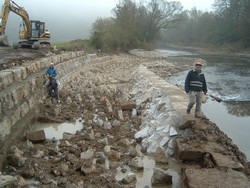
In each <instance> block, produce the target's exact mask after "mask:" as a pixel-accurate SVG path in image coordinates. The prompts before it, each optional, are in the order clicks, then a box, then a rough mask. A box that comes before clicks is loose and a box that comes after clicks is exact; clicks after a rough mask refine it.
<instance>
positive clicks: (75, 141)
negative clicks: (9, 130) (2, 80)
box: [0, 49, 249, 188]
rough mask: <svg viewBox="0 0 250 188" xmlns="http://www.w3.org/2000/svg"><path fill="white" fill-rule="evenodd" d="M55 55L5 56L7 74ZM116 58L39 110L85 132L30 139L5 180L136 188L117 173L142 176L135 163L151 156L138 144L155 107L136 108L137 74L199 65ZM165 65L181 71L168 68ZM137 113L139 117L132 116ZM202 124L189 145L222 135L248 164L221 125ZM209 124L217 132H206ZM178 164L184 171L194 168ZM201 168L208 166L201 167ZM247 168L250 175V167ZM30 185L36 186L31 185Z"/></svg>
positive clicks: (12, 158)
mask: <svg viewBox="0 0 250 188" xmlns="http://www.w3.org/2000/svg"><path fill="white" fill-rule="evenodd" d="M51 53H52V52H50V51H44V50H43V51H34V50H28V49H27V50H24V51H22V49H20V50H17V51H13V50H10V49H8V50H7V51H0V58H1V70H3V69H6V68H9V67H11V66H15V64H19V63H22V62H24V61H27V60H31V59H34V58H40V57H43V56H47V55H49V54H51ZM116 58H117V62H118V63H116V64H111V65H108V66H107V67H101V66H100V67H94V68H93V69H89V70H87V71H86V70H85V71H83V72H82V73H81V77H79V78H77V79H75V80H72V82H71V83H70V84H69V85H67V86H66V87H65V88H64V89H63V90H61V91H60V101H61V103H56V101H54V100H53V99H51V98H47V99H46V100H44V103H43V104H41V105H40V106H39V107H38V109H39V113H38V116H37V119H36V120H37V121H38V122H42V123H44V122H47V123H51V122H52V123H53V122H75V121H76V119H78V118H80V119H78V120H77V121H84V123H83V129H82V130H80V131H78V132H77V133H76V134H75V135H70V134H64V139H62V140H59V141H58V140H55V139H52V140H48V139H47V140H45V141H43V140H42V142H41V143H32V142H31V141H29V140H27V137H26V136H24V137H23V139H22V140H21V141H19V142H17V143H16V147H12V148H11V150H10V153H9V157H8V161H6V167H5V169H4V170H3V172H2V174H4V175H11V176H13V177H14V176H18V183H17V182H15V184H18V186H19V187H44V188H45V187H46V188H48V187H135V185H136V181H135V177H134V176H133V175H131V176H129V177H127V178H125V179H122V180H117V179H116V178H115V177H116V174H117V167H121V169H122V172H123V173H125V172H126V171H127V169H128V168H127V167H130V168H131V169H132V171H133V172H134V171H138V170H140V168H139V167H138V164H137V165H135V164H134V163H135V162H134V160H135V158H136V157H141V156H142V155H146V153H145V151H143V150H138V147H137V146H138V144H140V141H141V140H135V139H134V134H135V133H136V132H137V131H139V130H140V125H141V118H142V117H141V115H142V111H143V110H144V108H145V106H146V104H147V102H149V101H145V102H144V103H142V104H141V105H140V106H136V104H135V101H133V100H132V99H133V96H132V95H131V93H130V90H131V88H132V86H133V83H134V81H135V80H133V79H134V78H133V75H132V74H131V73H132V72H133V70H134V69H135V68H136V67H138V66H139V65H140V64H144V65H146V66H147V67H148V68H150V69H151V70H152V71H153V72H155V73H156V74H158V75H159V76H161V77H163V78H166V77H167V76H171V75H172V74H174V73H176V72H179V71H182V70H186V69H189V68H191V67H192V62H193V61H194V60H195V59H193V58H185V59H184V58H178V57H176V58H167V57H162V56H159V55H158V54H154V53H152V54H150V53H144V55H140V56H135V55H131V54H130V55H128V54H120V55H118V56H116ZM164 61H168V62H172V63H174V64H176V65H177V64H178V66H172V67H167V66H165V65H164ZM155 62H157V63H155ZM185 64H186V65H185ZM135 108H136V115H134V114H132V112H133V109H135ZM97 117H98V118H97ZM197 121H198V122H199V123H198V125H199V126H198V127H196V129H195V130H196V133H197V135H196V136H195V135H193V136H192V138H191V139H188V140H187V141H188V142H192V139H193V138H194V137H199V139H202V141H205V140H207V139H206V138H207V137H209V136H211V132H213V130H216V131H217V133H216V134H218V135H220V136H221V139H220V140H219V139H218V142H221V143H222V142H226V143H227V144H228V145H229V146H230V148H231V150H232V151H233V152H234V153H236V156H237V158H238V160H240V161H241V162H244V154H242V153H241V152H240V151H239V150H238V148H237V146H234V145H233V144H231V142H229V141H228V138H227V137H226V136H225V135H224V134H223V133H221V132H220V131H219V130H218V129H217V128H216V125H213V124H212V123H211V122H208V120H207V119H198V120H197ZM208 124H210V125H211V129H213V130H207V129H206V128H207V126H208ZM34 125H35V123H34ZM32 134H33V133H32ZM196 144H199V143H196ZM230 144H231V145H230ZM229 146H228V147H229ZM224 152H225V151H224ZM174 157H176V156H174ZM93 158H94V159H95V162H93ZM107 158H108V161H107ZM176 160H178V159H176ZM178 163H179V165H180V166H181V167H185V165H189V164H182V163H181V162H178ZM197 165H202V164H199V162H198V163H197ZM243 165H244V167H245V168H246V173H249V170H248V166H247V164H245V163H243ZM203 167H204V168H211V167H208V166H206V165H205V166H204V165H203ZM161 168H162V169H166V168H167V164H162V165H161ZM179 173H181V172H179ZM30 179H32V181H28V180H30ZM148 186H149V187H151V185H148ZM166 187H167V186H166ZM169 187H171V185H169Z"/></svg>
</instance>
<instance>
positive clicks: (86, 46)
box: [51, 39, 96, 53]
mask: <svg viewBox="0 0 250 188" xmlns="http://www.w3.org/2000/svg"><path fill="white" fill-rule="evenodd" d="M51 46H56V49H57V50H58V51H85V52H90V53H95V52H96V50H95V49H94V48H93V47H92V46H91V43H90V41H89V40H82V39H77V40H72V41H69V42H55V43H51Z"/></svg>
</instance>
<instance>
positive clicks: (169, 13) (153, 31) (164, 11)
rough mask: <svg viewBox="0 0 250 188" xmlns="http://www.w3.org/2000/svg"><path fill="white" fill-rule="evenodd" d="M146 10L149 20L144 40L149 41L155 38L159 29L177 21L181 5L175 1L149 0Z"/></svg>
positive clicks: (168, 26)
mask: <svg viewBox="0 0 250 188" xmlns="http://www.w3.org/2000/svg"><path fill="white" fill-rule="evenodd" d="M147 10H148V17H149V21H148V27H147V30H146V38H145V40H146V41H147V42H149V41H153V40H155V39H156V37H157V35H158V34H159V31H160V30H162V29H168V28H171V27H172V25H173V23H175V22H177V21H179V17H178V15H179V14H180V13H181V10H182V6H181V3H180V2H175V1H173V2H167V1H164V0H151V1H150V2H149V3H148V5H147Z"/></svg>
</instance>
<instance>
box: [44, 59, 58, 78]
mask: <svg viewBox="0 0 250 188" xmlns="http://www.w3.org/2000/svg"><path fill="white" fill-rule="evenodd" d="M45 75H47V76H48V77H49V76H50V75H51V76H52V77H54V78H55V77H56V76H57V72H56V69H55V67H54V63H51V64H50V67H49V68H47V70H46V72H45Z"/></svg>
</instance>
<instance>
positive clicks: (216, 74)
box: [157, 49, 250, 161]
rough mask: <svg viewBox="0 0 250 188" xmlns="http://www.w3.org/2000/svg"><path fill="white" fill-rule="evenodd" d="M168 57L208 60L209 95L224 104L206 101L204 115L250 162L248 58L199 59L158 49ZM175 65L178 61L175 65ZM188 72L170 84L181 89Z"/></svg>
mask: <svg viewBox="0 0 250 188" xmlns="http://www.w3.org/2000/svg"><path fill="white" fill-rule="evenodd" d="M157 51H158V52H161V53H163V54H164V55H167V56H181V57H183V56H184V57H197V58H202V59H204V60H206V61H207V64H206V66H204V67H203V68H202V70H203V72H204V74H205V77H206V81H207V85H208V94H212V95H215V96H218V97H220V98H221V99H222V100H223V101H222V102H221V103H218V102H216V101H213V100H211V98H210V99H209V100H208V102H207V103H206V104H203V105H202V110H203V112H204V114H205V115H206V116H207V117H208V118H209V119H210V120H211V121H212V122H214V123H216V124H217V126H218V127H219V128H220V130H222V131H223V132H224V133H226V134H227V135H228V136H229V137H230V138H231V139H232V141H233V142H234V143H235V144H236V145H237V146H238V147H239V149H240V150H241V151H242V152H243V153H245V154H246V157H247V160H248V161H250V136H249V133H250V76H249V75H250V59H248V58H240V57H239V58H235V57H224V56H213V55H206V56H202V55H199V54H195V53H192V52H187V51H175V50H167V49H158V50H157ZM177 63H178V62H177ZM188 71H189V70H186V71H184V72H180V73H178V74H176V75H173V76H172V77H171V78H169V79H168V81H169V82H171V83H172V84H175V85H178V86H181V87H184V81H185V78H186V75H187V73H188Z"/></svg>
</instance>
